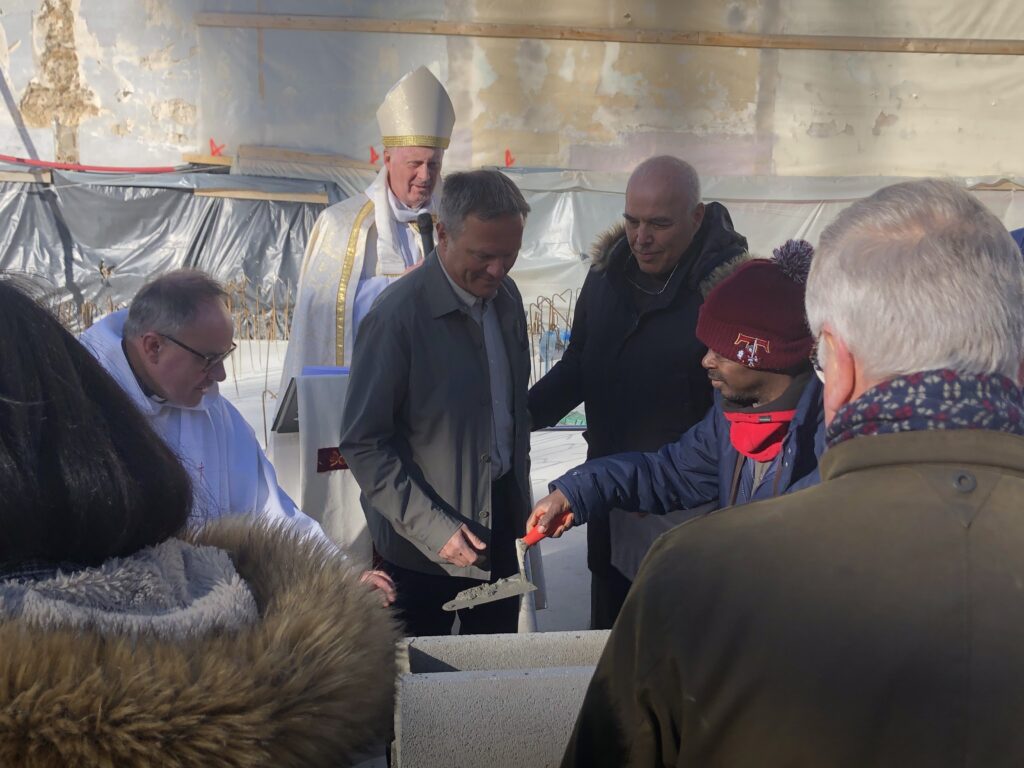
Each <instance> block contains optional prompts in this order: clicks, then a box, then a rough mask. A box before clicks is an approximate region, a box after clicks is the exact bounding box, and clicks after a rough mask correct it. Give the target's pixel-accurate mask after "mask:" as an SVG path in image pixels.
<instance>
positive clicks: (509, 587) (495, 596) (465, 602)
mask: <svg viewBox="0 0 1024 768" xmlns="http://www.w3.org/2000/svg"><path fill="white" fill-rule="evenodd" d="M548 498H550V497H548ZM545 501H546V499H545ZM542 505H543V501H542V502H541V504H538V505H537V507H536V508H535V509H534V511H533V514H532V515H531V516H530V522H531V523H533V522H535V520H536V519H537V518H538V510H539V509H540V507H541V506H542ZM571 525H572V510H571V509H569V508H568V506H567V505H566V507H565V508H564V509H563V510H562V511H560V512H558V513H557V514H556V515H555V517H554V519H553V520H552V521H551V522H550V523H548V524H547V525H546V526H539V525H534V526H533V527H532V528H530V530H529V532H528V533H527V534H526V536H524V537H523V538H521V539H516V561H517V563H518V564H519V573H518V574H516V575H515V576H509V577H508V578H507V579H498V580H497V581H495V582H494V583H493V584H481V585H480V586H479V587H472V588H471V589H465V590H463V591H462V592H459V594H457V595H456V596H455V597H454V598H452V599H451V600H449V601H448V602H447V603H445V604H444V605H443V606H442V607H443V608H444V609H445V610H446V611H458V610H461V609H463V608H473V607H475V606H477V605H483V604H484V603H493V602H494V601H495V600H504V599H505V598H506V597H519V596H520V595H525V594H528V593H530V592H533V591H534V590H535V589H536V588H537V587H536V586H535V585H534V584H533V583H532V582H531V581H530V580H529V579H528V578H527V575H526V552H527V550H528V549H529V548H530V547H532V546H533V545H534V544H536V543H537V542H538V541H540V540H541V539H543V538H545V537H547V536H551V535H558V536H560V535H561V534H562V531H563V530H565V529H566V528H568V527H569V526H571Z"/></svg>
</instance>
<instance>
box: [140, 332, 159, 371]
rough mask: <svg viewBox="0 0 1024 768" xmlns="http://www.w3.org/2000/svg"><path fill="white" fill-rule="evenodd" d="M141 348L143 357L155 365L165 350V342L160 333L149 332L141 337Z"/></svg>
mask: <svg viewBox="0 0 1024 768" xmlns="http://www.w3.org/2000/svg"><path fill="white" fill-rule="evenodd" d="M139 342H140V343H139V347H140V349H141V350H142V356H143V357H144V358H145V359H146V360H147V361H148V362H150V363H153V364H155V363H156V362H157V361H158V360H159V359H160V350H161V349H162V348H163V342H164V340H163V339H162V338H160V334H159V333H155V332H154V331H147V332H146V333H144V334H142V336H140V337H139Z"/></svg>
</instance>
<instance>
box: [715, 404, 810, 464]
mask: <svg viewBox="0 0 1024 768" xmlns="http://www.w3.org/2000/svg"><path fill="white" fill-rule="evenodd" d="M795 415H796V410H795V409H794V410H792V411H773V412H771V413H741V412H735V411H732V412H730V411H726V412H725V418H727V419H728V420H729V442H731V443H732V447H733V448H735V449H736V450H737V451H739V452H740V453H741V454H743V455H744V456H746V457H747V458H748V459H753V460H754V461H771V460H772V459H774V458H775V457H776V456H778V455H779V452H780V451H781V450H782V443H783V441H785V439H786V433H787V432H789V423H790V422H791V421H793V417H794V416H795Z"/></svg>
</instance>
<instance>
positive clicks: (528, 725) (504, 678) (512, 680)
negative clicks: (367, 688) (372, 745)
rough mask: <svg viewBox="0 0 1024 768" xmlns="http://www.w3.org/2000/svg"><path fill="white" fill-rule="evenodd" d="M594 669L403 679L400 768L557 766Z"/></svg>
mask: <svg viewBox="0 0 1024 768" xmlns="http://www.w3.org/2000/svg"><path fill="white" fill-rule="evenodd" d="M593 674H594V667H593V666H585V667H551V668H548V669H535V670H524V669H503V670H491V671H474V672H435V673H431V674H423V675H403V676H402V677H401V679H400V681H399V686H398V711H399V714H400V716H398V717H396V718H395V752H394V756H395V765H396V766H398V767H399V768H437V767H438V766H446V767H448V768H463V767H464V768H479V767H480V766H487V768H506V767H507V768H524V767H525V766H529V768H545V767H546V766H557V765H558V764H559V762H560V761H561V759H562V753H563V752H564V751H565V745H566V743H567V742H568V740H569V735H570V734H571V733H572V727H573V725H574V724H575V722H576V715H577V714H578V713H579V710H580V705H581V704H582V703H583V695H584V694H585V693H586V690H587V685H588V684H589V683H590V678H591V677H592V676H593Z"/></svg>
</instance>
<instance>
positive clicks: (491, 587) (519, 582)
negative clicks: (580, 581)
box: [435, 576, 537, 611]
mask: <svg viewBox="0 0 1024 768" xmlns="http://www.w3.org/2000/svg"><path fill="white" fill-rule="evenodd" d="M536 588H537V587H535V586H534V585H533V584H531V583H530V582H528V581H527V580H526V579H524V578H523V577H522V576H509V577H508V578H507V579H498V580H497V581H496V582H494V583H493V584H481V585H480V586H479V587H471V588H470V589H464V590H463V591H462V592H459V594H457V595H456V596H455V597H454V598H452V599H451V600H449V601H448V602H447V603H445V604H444V605H443V606H441V607H442V608H444V609H445V610H446V611H459V610H462V609H463V608H473V607H475V606H477V605H483V604H484V603H493V602H494V601H495V600H504V599H505V598H506V597H518V596H519V595H525V594H526V593H527V592H533V591H534V590H535V589H536ZM435 605H437V603H435Z"/></svg>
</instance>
